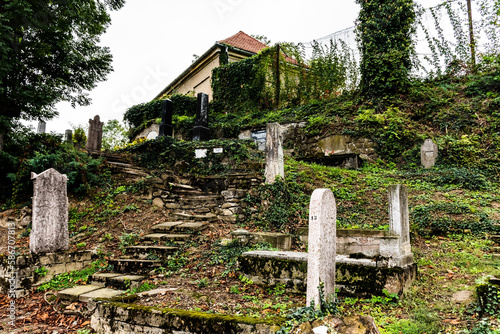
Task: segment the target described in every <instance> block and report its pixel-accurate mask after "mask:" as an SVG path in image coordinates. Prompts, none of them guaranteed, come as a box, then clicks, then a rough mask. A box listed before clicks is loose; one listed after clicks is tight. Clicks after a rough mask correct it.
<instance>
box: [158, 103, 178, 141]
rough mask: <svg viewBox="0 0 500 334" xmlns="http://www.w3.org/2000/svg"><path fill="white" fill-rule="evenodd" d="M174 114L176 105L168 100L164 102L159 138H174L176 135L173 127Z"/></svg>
mask: <svg viewBox="0 0 500 334" xmlns="http://www.w3.org/2000/svg"><path fill="white" fill-rule="evenodd" d="M173 113H174V105H173V104H172V101H170V100H169V99H166V100H164V101H163V104H162V107H161V124H160V133H159V134H158V136H159V137H164V136H169V137H172V136H173V134H174V127H173V126H172V115H173Z"/></svg>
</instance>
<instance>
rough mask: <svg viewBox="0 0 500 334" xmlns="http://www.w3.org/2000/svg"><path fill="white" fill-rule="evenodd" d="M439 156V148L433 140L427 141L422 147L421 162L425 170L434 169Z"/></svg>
mask: <svg viewBox="0 0 500 334" xmlns="http://www.w3.org/2000/svg"><path fill="white" fill-rule="evenodd" d="M437 156H438V146H437V145H436V143H434V142H433V141H432V140H431V139H426V140H425V141H424V143H423V144H422V146H421V147H420V161H421V163H422V166H423V167H424V168H431V167H434V165H435V164H436V159H437Z"/></svg>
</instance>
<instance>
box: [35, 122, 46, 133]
mask: <svg viewBox="0 0 500 334" xmlns="http://www.w3.org/2000/svg"><path fill="white" fill-rule="evenodd" d="M46 126H47V123H45V122H44V121H38V128H37V131H36V133H45V128H46Z"/></svg>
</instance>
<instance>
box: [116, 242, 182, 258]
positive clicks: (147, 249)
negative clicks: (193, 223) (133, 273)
mask: <svg viewBox="0 0 500 334" xmlns="http://www.w3.org/2000/svg"><path fill="white" fill-rule="evenodd" d="M178 249H179V248H178V247H171V246H158V245H138V246H129V247H127V248H125V254H127V255H130V256H131V257H133V258H135V259H139V260H146V259H147V258H148V257H149V256H151V255H154V256H156V257H159V258H164V257H167V256H168V255H172V254H174V253H175V252H176V251H177V250H178Z"/></svg>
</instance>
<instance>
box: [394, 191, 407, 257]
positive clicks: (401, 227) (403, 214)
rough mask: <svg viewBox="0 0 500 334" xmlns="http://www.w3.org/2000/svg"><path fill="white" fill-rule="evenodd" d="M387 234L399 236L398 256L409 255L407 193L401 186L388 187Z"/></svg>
mask: <svg viewBox="0 0 500 334" xmlns="http://www.w3.org/2000/svg"><path fill="white" fill-rule="evenodd" d="M389 232H391V233H393V234H395V235H397V236H399V240H400V242H399V256H405V255H409V254H411V245H410V220H409V215H408V193H407V191H406V187H405V186H404V185H401V184H396V185H392V186H389Z"/></svg>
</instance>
